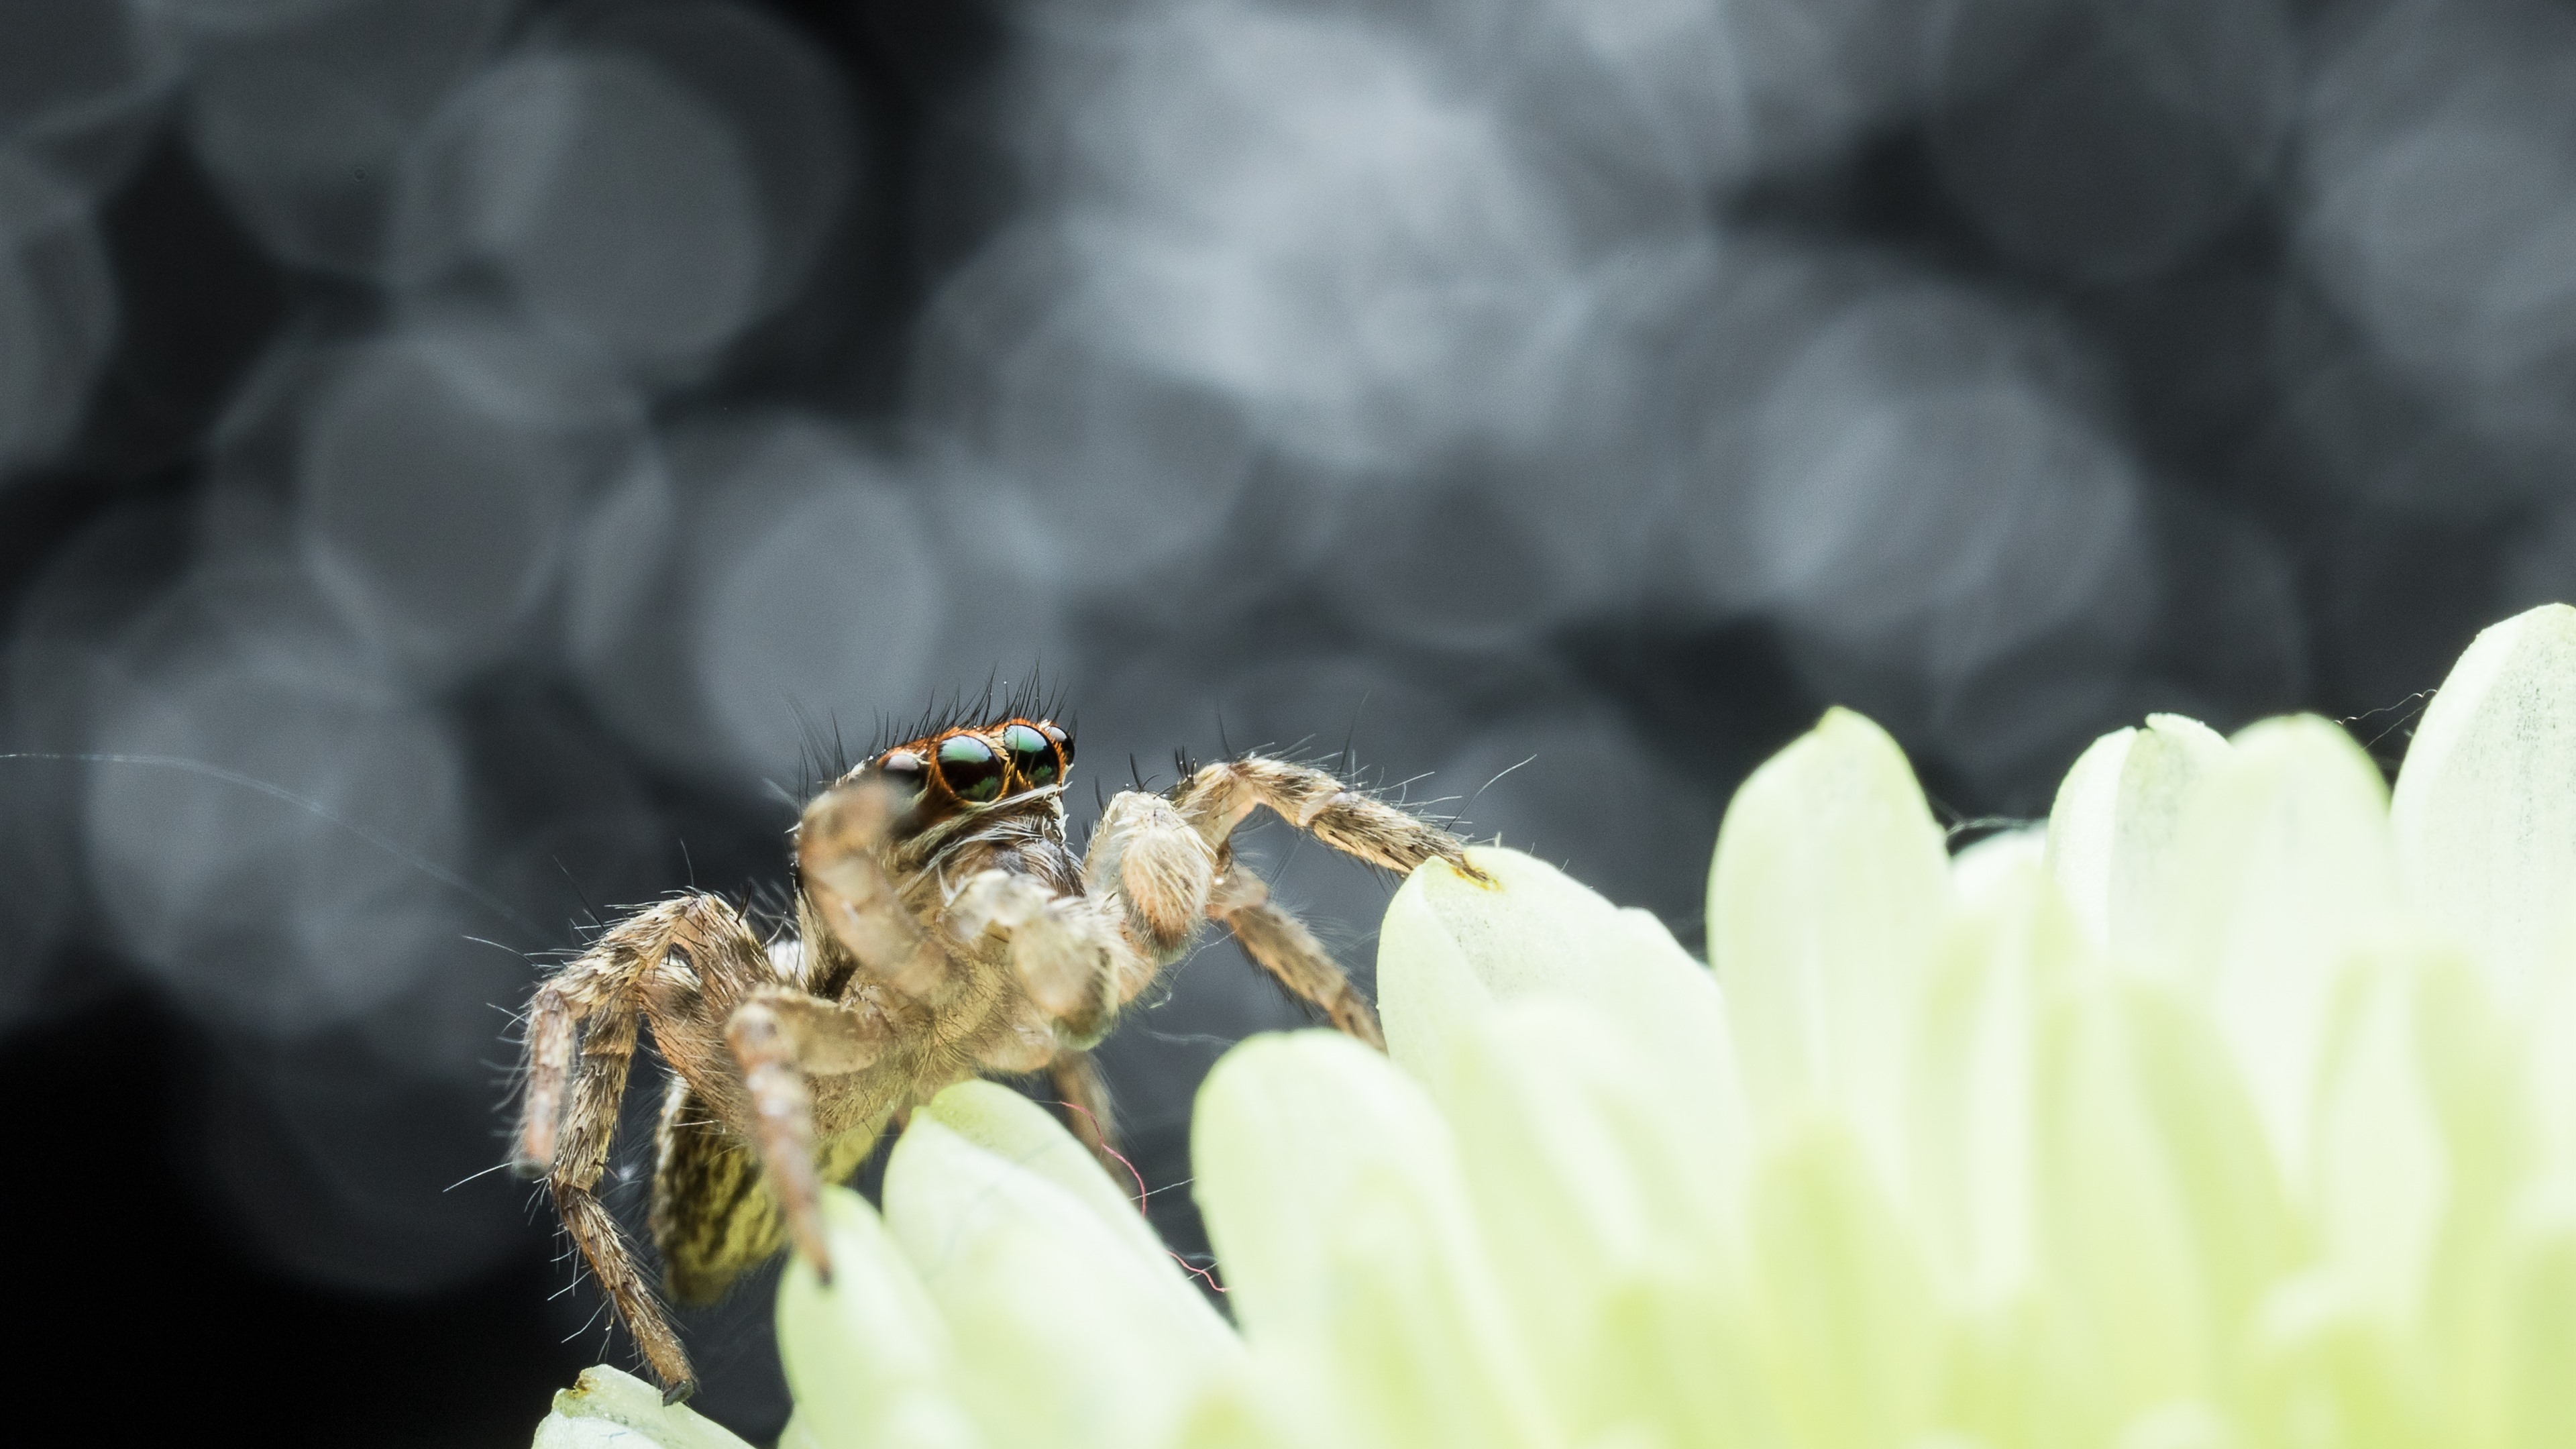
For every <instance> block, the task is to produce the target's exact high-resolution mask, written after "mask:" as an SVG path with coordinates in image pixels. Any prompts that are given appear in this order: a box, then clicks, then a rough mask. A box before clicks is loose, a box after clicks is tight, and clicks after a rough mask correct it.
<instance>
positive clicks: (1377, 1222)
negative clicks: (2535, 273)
mask: <svg viewBox="0 0 2576 1449" xmlns="http://www.w3.org/2000/svg"><path fill="white" fill-rule="evenodd" d="M1475 859H1476V861H1477V863H1478V865H1479V866H1481V867H1482V868H1483V869H1485V870H1486V871H1488V872H1490V873H1491V874H1492V875H1493V876H1494V877H1495V879H1496V881H1497V882H1498V884H1496V885H1492V886H1486V885H1481V884H1478V883H1475V882H1471V881H1469V880H1467V879H1465V878H1463V877H1461V876H1459V875H1457V874H1455V873H1453V872H1450V871H1448V870H1446V869H1445V868H1442V867H1437V866H1434V867H1426V868H1425V869H1423V870H1421V871H1419V872H1417V873H1416V874H1415V875H1414V877H1413V878H1412V879H1411V880H1410V881H1408V882H1407V883H1406V884H1405V886H1404V888H1403V889H1402V890H1401V891H1399V892H1398V893H1397V895H1396V898H1395V900H1394V902H1393V904H1392V906H1391V908H1390V909H1389V911H1388V915H1387V919H1386V924H1385V929H1384V932H1383V935H1382V938H1381V946H1380V959H1379V982H1380V991H1381V994H1382V1000H1383V1007H1384V1012H1385V1017H1386V1031H1387V1040H1388V1043H1389V1047H1390V1051H1391V1053H1392V1059H1391V1060H1390V1059H1389V1058H1382V1057H1379V1056H1376V1055H1374V1054H1373V1053H1371V1052H1369V1051H1367V1050H1365V1049H1363V1048H1361V1047H1359V1046H1357V1045H1355V1044H1354V1043H1352V1042H1350V1041H1348V1040H1347V1039H1344V1038H1341V1037H1338V1036H1334V1035H1330V1034H1327V1033H1322V1032H1303V1033H1295V1034H1291V1035H1286V1036H1269V1037H1260V1038H1255V1039H1253V1040H1251V1041H1248V1042H1245V1043H1244V1044H1242V1045H1241V1046H1239V1047H1237V1048H1236V1049H1235V1050H1234V1051H1233V1052H1231V1053H1229V1054H1228V1055H1227V1056H1226V1057H1225V1058H1224V1059H1223V1060H1222V1061H1221V1062H1220V1063H1219V1064H1218V1065H1217V1068H1216V1070H1215V1071H1214V1072H1213V1073H1212V1074H1211V1075H1210V1077H1209V1079H1208V1082H1207V1085H1206V1087H1205V1088H1204V1089H1203V1091H1202V1092H1201V1094H1200V1099H1199V1104H1198V1115H1197V1120H1196V1125H1195V1129H1194V1136H1193V1149H1194V1159H1195V1161H1194V1170H1195V1172H1196V1173H1197V1179H1196V1183H1195V1190H1196V1192H1197V1195H1198V1200H1199V1202H1200V1204H1201V1206H1202V1207H1203V1208H1204V1210H1205V1213H1206V1217H1207V1223H1208V1229H1209V1233H1210V1236H1211V1238H1212V1239H1213V1241H1214V1244H1215V1247H1216V1250H1217V1254H1218V1257H1219V1259H1220V1261H1221V1262H1222V1264H1223V1271H1224V1275H1225V1278H1226V1282H1227V1285H1228V1287H1229V1289H1230V1294H1229V1297H1228V1299H1227V1302H1228V1303H1229V1304H1230V1305H1231V1306H1232V1308H1233V1310H1234V1314H1235V1318H1236V1324H1235V1325H1234V1326H1229V1325H1227V1324H1226V1323H1225V1322H1224V1321H1223V1320H1222V1319H1220V1318H1219V1317H1218V1316H1217V1315H1216V1314H1214V1313H1213V1312H1211V1311H1210V1310H1208V1308H1207V1307H1206V1305H1205V1303H1204V1300H1203V1299H1201V1298H1200V1297H1199V1295H1198V1294H1197V1293H1196V1292H1195V1291H1194V1290H1193V1289H1192V1288H1191V1286H1190V1285H1189V1283H1188V1281H1187V1280H1186V1279H1185V1278H1184V1276H1183V1274H1182V1272H1181V1270H1180V1268H1179V1267H1178V1265H1177V1264H1176V1263H1175V1262H1174V1261H1173V1260H1172V1259H1171V1258H1170V1257H1169V1255H1167V1254H1166V1253H1164V1252H1163V1251H1162V1249H1161V1248H1160V1246H1159V1245H1158V1244H1157V1243H1156V1242H1155V1240H1154V1239H1153V1237H1152V1235H1151V1234H1150V1233H1149V1232H1147V1231H1146V1230H1145V1228H1144V1225H1143V1223H1142V1221H1141V1219H1140V1218H1139V1217H1138V1215H1137V1213H1136V1211H1135V1209H1134V1208H1133V1207H1131V1206H1129V1205H1128V1204H1127V1202H1126V1201H1125V1199H1124V1198H1123V1197H1122V1196H1121V1195H1120V1193H1119V1192H1118V1190H1117V1189H1116V1188H1115V1187H1113V1186H1112V1185H1111V1184H1110V1183H1109V1182H1108V1180H1107V1179H1106V1178H1105V1177H1104V1176H1102V1175H1101V1174H1100V1173H1099V1172H1098V1171H1097V1170H1096V1169H1095V1168H1094V1167H1093V1166H1092V1165H1091V1163H1090V1161H1089V1159H1088V1158H1087V1157H1086V1156H1085V1155H1084V1154H1083V1152H1082V1150H1081V1148H1080V1147H1078V1146H1077V1145H1076V1144H1075V1143H1074V1142H1073V1140H1072V1139H1071V1138H1070V1137H1068V1136H1067V1135H1066V1134H1065V1133H1064V1132H1063V1131H1062V1130H1060V1129H1059V1128H1058V1127H1057V1126H1056V1125H1055V1123H1054V1122H1053V1120H1052V1119H1051V1118H1050V1117H1048V1116H1047V1114H1046V1113H1045V1112H1044V1111H1042V1110H1041V1109H1039V1108H1037V1107H1035V1106H1033V1105H1031V1104H1029V1103H1027V1102H1025V1101H1023V1100H1021V1099H1020V1098H1018V1097H1017V1096H1015V1095H1013V1094H1012V1093H1010V1092H1008V1091H1006V1090H1005V1089H1003V1088H1000V1087H996V1086H992V1085H990V1084H982V1083H974V1084H968V1085H966V1086H963V1087H959V1088H956V1089H954V1090H952V1091H951V1092H949V1093H948V1094H946V1095H945V1096H943V1097H941V1098H940V1099H939V1100H938V1101H937V1102H936V1103H934V1104H933V1105H932V1106H931V1107H930V1108H928V1109H926V1110H924V1111H923V1112H922V1113H920V1114H919V1115H918V1116H917V1117H916V1119H915V1121H914V1123H913V1126H912V1127H911V1129H910V1131H909V1132H908V1133H907V1134H906V1136H905V1138H904V1140H903V1142H902V1144H901V1145H900V1146H899V1147H898V1149H897V1151H896V1154H895V1159H894V1163H893V1165H892V1168H891V1169H890V1171H889V1173H888V1177H887V1187H886V1192H885V1199H886V1210H885V1215H884V1218H883V1221H882V1224H880V1220H879V1218H878V1216H877V1214H876V1213H875V1212H874V1211H873V1210H871V1209H870V1208H868V1207H867V1205H866V1204H865V1203H863V1202H861V1201H860V1200H859V1199H858V1198H856V1197H855V1196H852V1195H849V1194H837V1195H836V1196H835V1197H834V1199H833V1203H832V1208H831V1212H832V1223H833V1231H834V1235H835V1237H834V1251H835V1261H836V1262H837V1263H839V1264H842V1265H845V1266H843V1268H842V1269H841V1273H842V1276H840V1277H839V1278H837V1279H836V1281H835V1284H834V1286H833V1287H832V1288H831V1289H830V1290H828V1291H826V1290H822V1289H820V1288H818V1287H817V1286H816V1285H815V1283H814V1282H813V1281H812V1279H811V1277H810V1276H809V1275H807V1274H805V1273H804V1272H803V1271H802V1270H800V1269H793V1268H791V1270H790V1272H789V1275H788V1279H787V1283H786V1286H785V1288H784V1290H783V1293H782V1297H781V1304H780V1322H781V1329H782V1333H781V1338H782V1343H783V1345H784V1348H785V1351H786V1355H787V1367H788V1374H789V1377H790V1380H791V1382H792V1384H793V1385H794V1387H795V1390H796V1394H797V1402H798V1405H799V1409H798V1414H799V1418H798V1421H797V1423H796V1424H795V1425H794V1426H793V1427H792V1429H791V1442H793V1443H795V1444H797V1445H798V1446H799V1449H842V1446H874V1445H905V1446H910V1445H923V1446H929V1445H938V1446H968V1445H981V1446H990V1449H1002V1446H1019V1445H1047V1446H1056V1445H1064V1446H1083V1445H1099V1446H1103V1449H1107V1446H1112V1445H1115V1446H1119V1449H1139V1446H1147V1449H1150V1446H1167V1445H1168V1446H1191V1449H1200V1446H1204V1449H1219V1446H1238V1445H1239V1446H1247V1449H1248V1446H1262V1449H1304V1446H1316V1449H1321V1446H1335V1449H1340V1446H1384V1449H1429V1446H1441V1445H1457V1446H1461V1449H1465V1446H1476V1449H1522V1446H1527V1449H1552V1446H1567V1449H1575V1446H1582V1449H1610V1446H1617V1449H1650V1446H1672V1449H1680V1446H1688V1445H1745V1446H1766V1449H1767V1446H1778V1449H1828V1446H1830V1449H1880V1446H1886V1449H1935V1446H1939V1449H1970V1446H1989V1449H2064V1446H2105V1449H2198V1446H2210V1449H2218V1446H2244V1449H2255V1446H2278V1449H2346V1446H2350V1449H2364V1446H2368V1449H2383V1446H2385V1449H2400V1446H2444V1449H2449V1446H2464V1449H2568V1446H2576V610H2571V609H2568V608H2564V607H2552V608H2547V609H2540V610H2535V611H2533V612H2532V613H2529V614H2526V615H2523V616H2522V617H2520V618H2517V619H2514V620H2511V621H2509V622H2507V623H2504V624H2500V625H2498V626H2496V627H2495V628H2493V629H2490V630H2488V631H2487V632H2486V633H2485V634H2483V635H2481V636H2480V637H2479V639H2478V641H2477V642H2476V643H2475V644H2474V645H2473V646H2472V647H2471V648H2470V650H2469V651H2468V653H2467V654H2466V655H2465V656H2464V657H2463V658H2462V660H2461V662H2460V664H2459V666H2458V668H2457V669H2456V670H2455V671H2454V672H2453V675H2452V678H2451V680H2450V682H2449V684H2448V685H2446V686H2445V688H2444V689H2443V690H2442V692H2441V693H2440V694H2439V695H2438V696H2437V697H2436V698H2435V700H2434V701H2433V703H2432V705H2431V707H2430V708H2429V709H2428V710H2427V711H2426V712H2425V715H2424V717H2423V720H2422V723H2421V728H2420V729H2419V731H2418V733H2417V736H2416V739H2415V742H2414V746H2413V748H2412V750H2411V751H2410V752H2409V754H2408V757H2407V760H2406V764H2405V768H2404V770H2403V772H2402V773H2401V774H2400V776H2399V779H2398V783H2397V787H2396V791H2395V796H2394V801H2393V804H2392V802H2391V799H2390V797H2389V792H2388V791H2386V790H2385V789H2384V788H2383V787H2382V785H2381V782H2380V776H2379V772H2378V770H2377V769H2376V768H2375V767H2374V766H2373V765H2372V764H2371V762H2370V761H2369V760H2368V759H2367V758H2366V757H2365V756H2364V755H2363V754H2362V752H2361V750H2360V749H2359V748H2358V747H2357V746H2356V745H2354V743H2353V742H2352V741H2351V740H2350V738H2349V737H2347V736H2346V735H2345V734H2344V733H2343V731H2341V730H2340V729H2338V728H2336V727H2335V726H2334V725H2332V724H2330V723H2327V722H2325V721H2322V720H2317V719H2311V718H2299V719H2285V720H2271V721H2266V722H2264V723H2261V724H2258V725H2255V726H2253V727H2251V728H2249V729H2247V730H2245V731H2244V732H2242V733H2240V734H2239V735H2237V736H2236V737H2235V738H2234V739H2232V740H2226V739H2221V738H2220V737H2218V736H2217V735H2215V734H2213V733H2211V732H2210V731H2209V730H2207V729H2206V728H2204V727H2202V726H2200V725H2197V724H2194V723H2192V722H2191V721H2188V720H2181V719H2176V718H2172V717H2158V718H2156V719H2153V720H2151V721H2150V722H2149V723H2148V725H2147V726H2146V727H2145V728H2144V729H2140V730H2123V731H2121V732H2119V733H2118V734H2114V735H2111V736H2109V737H2107V738H2105V739H2104V740H2102V741H2100V742H2099V743H2097V744H2096V745H2095V746H2094V747H2093V748H2092V749H2091V750H2089V751H2087V752H2086V753H2085V755H2084V756H2083V758H2082V759H2080V760H2079V761H2078V762H2077V763H2076V765H2075V767H2074V769H2073V770H2072V772H2070V774H2069V775H2068V777H2067V780H2066V783H2065V785H2064V787H2063V788H2062V789H2061V791H2060V793H2059V796H2058V801H2057V806H2056V809H2055V811H2054V812H2053V813H2052V815H2051V817H2050V820H2049V823H2048V826H2047V829H2046V832H2045V835H2044V837H2043V836H2041V835H2040V834H2038V833H2037V832H2031V833H2025V834H2018V835H2012V836H2006V837H2003V838H2001V839H1999V840H1996V841H1992V842H1989V843H1987V844H1984V845H1981V846H1979V847H1977V848H1975V849H1974V850H1971V851H1969V852H1967V853H1965V854H1963V855H1961V856H1960V857H1958V858H1957V859H1952V858H1950V857H1949V856H1948V855H1947V854H1946V852H1945V851H1944V849H1943V844H1942V836H1941V833H1940V831H1939V830H1938V829H1937V828H1936V827H1935V825H1934V823H1933V821H1932V819H1931V817H1930V815H1929V813H1928V812H1927V811H1926V809H1925V807H1924V803H1923V798H1922V794H1921V791H1920V790H1919V788H1918V787H1917V786H1916V784H1915V782H1914V778H1913V776H1912V773H1911V772H1910V771H1909V770H1908V768H1907V767H1906V764H1905V761H1904V759H1903V757H1902V755H1901V754H1900V753H1899V752H1898V750H1897V748H1896V746H1895V744H1894V743H1893V742H1892V741H1891V740H1889V739H1888V737H1887V736H1886V735H1885V734H1884V733H1882V732H1881V731H1880V730H1879V729H1878V728H1877V727H1876V726H1874V725H1872V724H1870V723H1869V722H1867V721H1866V720H1863V719H1861V718H1859V717H1857V716H1854V715H1850V714H1846V713H1841V712H1835V713H1833V714H1829V715H1828V716H1827V717H1826V718H1825V720H1824V721H1823V722H1822V723H1821V724H1820V725H1818V726H1817V728H1816V729H1815V731H1814V732H1812V733H1811V734H1809V735H1808V736H1806V737H1805V738H1803V739H1801V740H1799V741H1798V742H1797V743H1795V744H1793V745H1792V746H1791V747H1790V748H1788V749H1787V750H1785V751H1783V752H1782V753H1781V754H1780V755H1779V756H1778V757H1776V758H1774V759H1773V760H1772V761H1771V762H1770V763H1768V764H1767V765H1765V766H1764V767H1763V768H1762V769H1761V770H1759V771H1757V772H1756V773H1755V774H1754V776H1753V777H1752V778H1751V779H1750V780H1748V781H1747V782H1746V784H1745V786H1744V788H1743V790H1742V791H1741V792H1740V793H1739V794H1738V796H1737V798H1736V800H1735V803H1734V805H1733V807H1732V808H1731V809H1730V811H1729V812H1728V815H1727V819H1726V824H1725V827H1724V829H1723V831H1722V833H1721V835H1720V837H1719V842H1718V851H1717V859H1716V864H1715V867H1714V869H1713V871H1712V875H1711V883H1710V906H1709V943H1710V953H1711V957H1712V963H1713V966H1714V972H1713V973H1712V971H1711V970H1710V968H1708V967H1703V966H1702V965H1700V964H1699V963H1698V962H1696V961H1694V960H1693V959H1692V958H1691V957H1690V956H1688V955H1687V954H1686V953H1684V952H1683V951H1682V950H1681V949H1680V948H1679V947H1677V946H1676V945H1675V944H1674V943H1673V941H1672V939H1671V937H1670V936H1669V935H1668V934H1667V933H1665V931H1664V930H1663V929H1662V927H1661V926H1660V925H1658V924H1657V923H1656V922H1655V921H1654V920H1653V919H1652V918H1651V917H1648V916H1646V915H1644V914H1642V913H1639V912H1634V911H1621V910H1618V909H1616V908H1614V907H1612V906H1611V905H1610V904H1608V903H1607V902H1606V901H1604V900H1603V899H1601V898H1600V897H1599V896H1596V895H1594V894H1593V893H1592V892H1590V891H1588V890H1586V889H1584V888H1583V887H1581V886H1579V885H1576V884H1575V883H1573V882H1572V881H1569V880H1567V879H1565V878H1564V877H1562V876H1560V875H1558V874H1557V873H1556V872H1555V871H1553V870H1551V869H1549V868H1548V867H1546V866H1544V865H1542V864H1540V863H1538V862H1536V861H1533V860H1531V859H1529V858H1527V857H1524V856H1520V855H1516V854H1513V853H1511V852H1508V851H1494V850H1487V851H1479V852H1476V853H1475ZM1721 985H1722V986H1723V988H1724V989H1723V992H1722V993H1721V990H1720V987H1721ZM587 1382H588V1381H587V1380H585V1383H586V1384H587ZM564 1412H565V1411H564V1410H562V1409H561V1408H559V1410H558V1417H559V1418H560V1417H561V1416H562V1415H563V1413H564ZM557 1422H558V1421H557V1420H549V1421H548V1423H549V1432H553V1426H555V1425H556V1424H557ZM636 1427H639V1428H641V1427H642V1426H641V1425H640V1424H638V1425H637V1426H636ZM648 1432H654V1431H648ZM655 1437H657V1438H659V1439H660V1442H663V1443H665V1444H668V1445H672V1446H674V1449H677V1446H679V1445H681V1444H683V1443H686V1442H689V1441H686V1440H684V1439H681V1438H676V1437H664V1436H661V1435H660V1434H659V1433H658V1432H656V1434H655ZM541 1442H547V1441H543V1440H542V1439H541ZM563 1442H566V1443H569V1442H570V1441H563Z"/></svg>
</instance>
